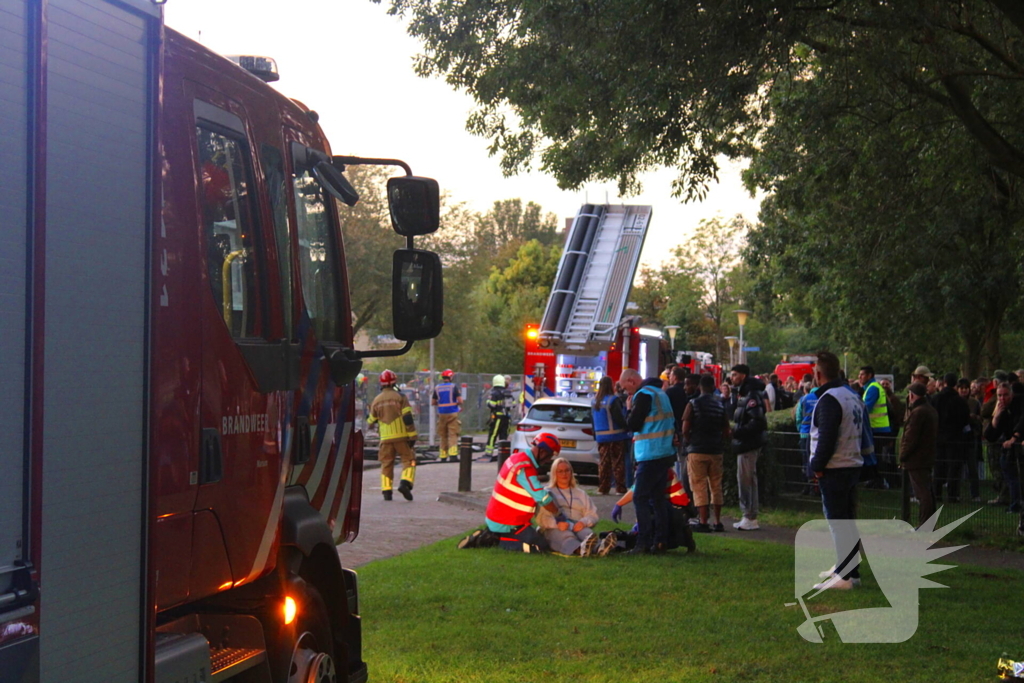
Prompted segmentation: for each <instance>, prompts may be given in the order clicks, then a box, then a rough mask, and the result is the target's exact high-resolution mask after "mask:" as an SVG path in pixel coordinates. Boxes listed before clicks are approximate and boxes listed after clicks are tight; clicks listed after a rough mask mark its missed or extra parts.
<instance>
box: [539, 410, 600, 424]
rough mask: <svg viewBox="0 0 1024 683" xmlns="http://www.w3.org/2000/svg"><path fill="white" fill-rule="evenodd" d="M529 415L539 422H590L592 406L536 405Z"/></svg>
mask: <svg viewBox="0 0 1024 683" xmlns="http://www.w3.org/2000/svg"><path fill="white" fill-rule="evenodd" d="M528 417H529V418H530V419H531V420H537V421H539V422H564V423H566V424H576V425H582V424H590V423H591V418H590V406H559V405H535V406H533V407H532V408H530V414H529V415H528Z"/></svg>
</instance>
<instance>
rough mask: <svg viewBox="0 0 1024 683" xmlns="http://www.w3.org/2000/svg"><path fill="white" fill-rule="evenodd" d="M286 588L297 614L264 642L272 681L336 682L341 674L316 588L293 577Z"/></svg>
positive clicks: (324, 605)
mask: <svg viewBox="0 0 1024 683" xmlns="http://www.w3.org/2000/svg"><path fill="white" fill-rule="evenodd" d="M289 592H290V594H291V595H292V597H293V598H295V601H296V604H297V606H298V614H297V615H296V617H295V621H293V622H292V623H291V624H289V625H287V626H284V625H282V627H281V628H280V629H279V630H278V632H277V634H276V637H275V638H273V642H271V643H268V645H269V646H270V647H269V650H268V658H269V660H270V670H271V676H272V678H273V681H274V683H337V681H338V680H339V676H340V675H343V674H342V673H340V672H339V669H338V666H337V661H336V660H335V656H334V646H333V642H334V641H333V637H332V634H331V620H330V617H329V616H328V613H327V605H326V603H325V602H324V599H323V597H322V596H321V595H320V591H318V590H317V589H316V587H315V586H313V585H311V584H308V583H306V582H305V581H303V580H302V579H298V578H297V579H295V580H294V581H293V582H292V583H291V590H290V591H289Z"/></svg>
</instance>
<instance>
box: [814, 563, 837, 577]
mask: <svg viewBox="0 0 1024 683" xmlns="http://www.w3.org/2000/svg"><path fill="white" fill-rule="evenodd" d="M835 573H836V566H835V565H832V566H831V567H829V568H828V569H826V570H825V571H823V572H821V573H820V574H818V578H819V579H827V578H829V577H830V576H832V575H833V574H835Z"/></svg>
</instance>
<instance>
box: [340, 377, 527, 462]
mask: <svg viewBox="0 0 1024 683" xmlns="http://www.w3.org/2000/svg"><path fill="white" fill-rule="evenodd" d="M395 374H397V375H398V384H397V386H398V388H399V390H400V391H401V392H402V393H403V394H405V396H406V398H408V399H409V406H410V407H411V408H412V414H413V418H414V419H415V420H416V432H417V434H418V435H419V438H418V445H420V446H428V445H430V444H429V438H430V433H431V430H430V421H431V417H430V416H431V410H430V397H431V382H430V373H429V372H428V371H418V372H398V373H395ZM493 379H494V373H491V374H484V373H481V374H474V373H465V372H458V373H456V374H455V378H454V382H455V384H457V385H458V386H459V389H460V391H461V392H462V398H463V403H462V412H461V413H460V416H459V419H460V420H461V422H462V433H463V434H480V433H484V432H486V430H487V421H488V419H489V417H490V412H489V411H488V409H487V397H488V395H489V394H490V392H491V386H492V385H491V382H492V380H493ZM441 382H442V380H441V371H440V370H437V371H436V372H435V373H434V383H433V386H437V385H438V384H440V383H441ZM522 386H523V376H522V375H511V381H510V382H509V383H508V386H507V387H506V388H507V389H508V390H509V392H510V393H511V395H512V401H511V403H512V408H511V412H512V423H513V424H514V423H516V422H517V421H519V419H521V415H520V412H521V408H520V406H521V405H522V404H521V403H520V400H519V396H520V394H521V393H522ZM379 393H380V373H377V372H367V373H363V379H362V380H360V381H357V383H356V427H357V428H358V429H362V430H363V433H364V434H366V436H367V442H368V443H371V444H373V443H375V442H376V439H377V435H376V433H370V432H369V430H367V429H366V418H367V416H368V415H369V409H370V403H372V402H373V399H374V398H375V397H376V396H377V394H379ZM434 414H435V420H436V411H434ZM435 444H436V440H435Z"/></svg>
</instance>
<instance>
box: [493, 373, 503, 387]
mask: <svg viewBox="0 0 1024 683" xmlns="http://www.w3.org/2000/svg"><path fill="white" fill-rule="evenodd" d="M491 384H493V385H494V386H496V387H503V386H505V376H504V375H495V376H494V379H492V380H491Z"/></svg>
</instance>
